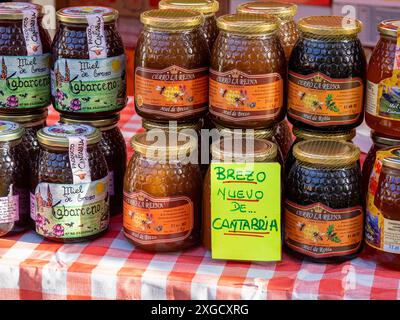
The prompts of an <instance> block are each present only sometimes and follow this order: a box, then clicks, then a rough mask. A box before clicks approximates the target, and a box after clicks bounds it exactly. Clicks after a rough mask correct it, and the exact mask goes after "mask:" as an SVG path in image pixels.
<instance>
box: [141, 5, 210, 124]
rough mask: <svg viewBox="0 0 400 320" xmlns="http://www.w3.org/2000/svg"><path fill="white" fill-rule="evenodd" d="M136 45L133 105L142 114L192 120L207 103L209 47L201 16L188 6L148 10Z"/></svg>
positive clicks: (164, 120)
mask: <svg viewBox="0 0 400 320" xmlns="http://www.w3.org/2000/svg"><path fill="white" fill-rule="evenodd" d="M140 20H141V22H142V23H143V24H144V29H143V31H142V33H141V34H140V36H139V40H138V43H137V45H136V49H135V107H136V111H137V113H138V114H139V115H140V116H142V117H143V118H145V119H149V120H153V121H160V122H168V121H179V122H192V121H196V120H198V119H200V118H201V117H202V116H203V115H204V114H205V113H206V112H207V109H208V67H209V59H210V53H209V49H208V45H207V41H206V39H205V37H204V35H203V29H202V25H203V22H204V17H203V15H202V14H201V13H199V12H196V11H189V10H173V9H166V10H150V11H146V12H144V13H142V14H141V15H140Z"/></svg>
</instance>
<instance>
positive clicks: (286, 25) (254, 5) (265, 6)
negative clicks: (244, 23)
mask: <svg viewBox="0 0 400 320" xmlns="http://www.w3.org/2000/svg"><path fill="white" fill-rule="evenodd" d="M236 11H237V12H238V13H253V14H270V15H273V16H274V17H276V18H277V19H278V23H279V30H278V36H279V39H280V41H281V44H282V47H283V49H284V50H285V56H286V59H287V60H289V58H290V53H291V52H292V50H293V47H294V45H295V44H296V42H297V39H298V38H299V31H298V28H297V24H296V22H295V21H294V17H295V15H296V13H297V5H295V4H293V3H287V2H279V1H263V2H261V1H260V2H248V3H243V4H240V5H239V6H238V7H237V9H236Z"/></svg>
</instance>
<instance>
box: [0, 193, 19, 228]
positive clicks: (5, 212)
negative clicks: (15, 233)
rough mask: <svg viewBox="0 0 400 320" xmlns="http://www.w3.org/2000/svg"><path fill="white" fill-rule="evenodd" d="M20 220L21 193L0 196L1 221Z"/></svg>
mask: <svg viewBox="0 0 400 320" xmlns="http://www.w3.org/2000/svg"><path fill="white" fill-rule="evenodd" d="M18 220H19V195H13V196H8V197H0V223H12V222H14V221H18Z"/></svg>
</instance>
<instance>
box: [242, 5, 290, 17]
mask: <svg viewBox="0 0 400 320" xmlns="http://www.w3.org/2000/svg"><path fill="white" fill-rule="evenodd" d="M236 12H238V13H253V14H270V15H273V16H276V17H278V18H280V19H284V18H293V17H294V16H295V15H296V14H297V5H296V4H294V3H290V2H280V1H256V2H247V3H242V4H240V5H239V6H238V7H237V8H236Z"/></svg>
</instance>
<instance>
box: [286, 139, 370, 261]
mask: <svg viewBox="0 0 400 320" xmlns="http://www.w3.org/2000/svg"><path fill="white" fill-rule="evenodd" d="M293 154H294V157H295V158H296V161H295V163H294V164H293V165H292V167H291V169H290V172H289V174H288V176H287V179H286V184H285V185H286V192H285V195H286V200H285V211H284V244H285V247H286V249H287V251H288V252H290V253H292V254H293V255H295V256H298V257H302V258H307V259H309V260H312V261H314V262H322V263H328V262H339V261H344V260H348V259H351V258H354V257H356V256H357V254H358V253H359V252H360V250H361V248H362V244H363V233H364V210H363V201H362V196H361V190H360V189H361V169H360V166H359V164H358V161H359V158H360V149H359V148H358V147H356V146H354V145H353V144H352V143H349V142H342V141H329V140H309V141H303V142H299V143H298V144H296V145H295V146H294V148H293Z"/></svg>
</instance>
